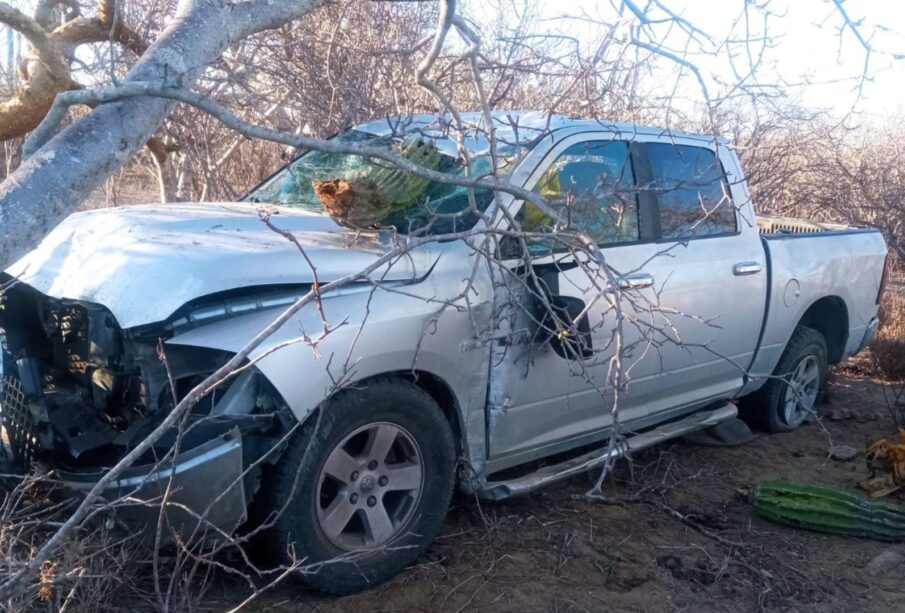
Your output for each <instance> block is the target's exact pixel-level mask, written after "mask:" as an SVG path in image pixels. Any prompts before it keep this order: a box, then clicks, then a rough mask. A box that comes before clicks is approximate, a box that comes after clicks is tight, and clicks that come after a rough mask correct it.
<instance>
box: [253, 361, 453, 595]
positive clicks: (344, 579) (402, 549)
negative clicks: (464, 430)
mask: <svg viewBox="0 0 905 613" xmlns="http://www.w3.org/2000/svg"><path fill="white" fill-rule="evenodd" d="M320 410H321V413H320V415H316V416H312V418H311V419H309V420H308V423H306V424H305V425H304V426H303V428H302V429H301V431H300V432H298V434H297V435H296V436H295V437H294V438H293V440H292V441H291V442H290V444H289V447H288V448H287V450H286V451H285V453H284V454H283V456H282V457H281V458H280V460H279V462H278V463H277V465H276V466H274V467H273V468H272V469H271V470H270V471H268V473H266V474H265V475H264V481H263V483H262V488H261V493H260V496H261V498H263V500H261V502H262V503H263V505H262V506H263V507H264V508H267V509H269V510H270V511H271V512H278V511H279V510H280V509H284V507H285V509H284V511H283V512H282V513H281V514H279V516H278V517H277V519H276V520H275V523H274V524H273V526H272V527H271V528H270V529H268V530H267V531H266V532H265V533H263V534H262V537H263V538H261V539H260V541H261V542H262V543H263V544H264V545H265V546H266V547H267V548H268V549H269V550H270V553H271V555H272V556H275V557H277V558H278V559H280V560H281V561H282V562H284V563H288V562H289V561H290V558H291V557H292V556H290V555H289V553H288V552H290V551H292V552H294V557H295V558H296V559H298V560H301V559H304V560H305V562H304V563H303V566H308V567H311V566H312V565H315V566H316V568H315V570H313V571H309V572H305V573H300V577H301V579H302V581H304V582H305V583H307V584H308V585H310V586H311V587H313V588H314V589H316V590H318V591H320V592H324V593H327V594H333V595H344V594H350V593H353V592H357V591H359V590H362V589H365V588H368V587H371V586H374V585H376V584H378V583H381V582H383V581H386V580H387V579H389V578H390V577H392V576H394V575H395V574H397V573H398V572H399V571H401V570H402V569H403V568H405V567H406V566H408V565H409V564H411V563H412V562H414V561H415V560H416V559H417V558H418V557H419V556H420V555H421V554H422V553H423V552H424V550H425V549H427V547H428V545H429V544H430V543H431V541H432V540H433V539H434V537H435V536H436V535H437V533H438V532H439V530H440V528H441V527H442V525H443V521H444V519H445V517H446V512H447V510H448V508H449V503H450V499H451V497H452V491H453V486H454V484H455V467H456V452H455V443H454V441H453V435H452V432H451V430H450V427H449V424H448V423H447V421H446V418H445V416H444V415H443V412H442V411H441V409H440V407H439V406H437V403H436V402H435V401H434V400H433V398H431V397H430V396H429V395H428V394H427V393H426V392H425V391H424V390H422V389H421V388H419V387H418V386H417V385H415V384H413V383H410V382H408V381H405V380H402V379H395V378H380V379H375V380H372V381H369V382H368V383H367V384H365V385H363V386H362V387H360V388H349V389H346V390H342V391H340V392H338V393H337V394H336V395H334V396H333V397H332V398H331V399H330V400H328V401H327V402H325V403H324V405H323V406H322V407H321V409H320ZM386 423H389V424H392V425H394V426H397V427H400V428H403V429H404V430H405V434H406V435H411V439H413V440H414V442H415V443H416V445H417V447H418V448H419V452H420V458H421V461H422V466H423V469H422V471H423V472H422V475H423V476H422V479H421V483H422V486H421V490H420V497H419V498H418V500H417V502H412V503H411V505H410V507H411V508H409V509H407V510H406V513H407V514H410V515H408V519H406V520H405V522H400V524H399V526H398V527H396V528H394V529H398V530H399V532H398V533H397V535H396V536H395V537H393V539H392V541H391V542H390V543H389V545H388V546H387V547H383V548H380V547H375V548H374V549H373V550H370V551H364V552H362V551H361V550H360V549H359V551H357V552H356V553H353V554H350V553H349V550H348V549H343V548H341V547H339V546H337V545H336V544H335V543H334V542H333V541H331V539H330V537H329V536H328V535H327V533H326V532H325V531H324V529H322V526H321V523H320V520H319V519H318V515H317V514H318V507H316V506H315V505H321V504H322V502H321V501H322V500H323V496H324V494H323V491H322V488H321V478H322V476H321V475H322V470H325V466H326V462H327V460H328V458H329V457H331V455H330V454H331V453H333V452H334V450H336V449H337V448H338V447H339V446H340V445H342V444H350V443H344V442H345V441H347V440H349V439H347V437H348V436H349V435H350V434H351V435H354V433H355V432H356V431H358V430H360V429H361V428H368V427H370V424H386ZM376 427H378V428H379V427H380V426H379V425H378V426H376ZM353 440H354V438H353ZM394 440H398V439H394ZM405 440H406V441H408V440H409V439H405ZM393 444H394V445H396V444H397V443H393ZM387 466H389V463H387ZM355 474H356V475H357V474H358V473H357V471H356V473H355ZM381 479H382V478H381ZM363 481H364V479H363V478H362V479H361V480H360V481H359V482H358V483H357V484H356V483H353V484H352V486H353V487H356V486H361V483H363ZM371 483H372V484H373V479H372V480H371ZM381 483H382V481H381ZM293 489H294V495H293V496H292V500H290V496H291V495H292V494H291V493H292V492H293ZM388 495H389V493H387V494H386V496H388ZM363 496H364V495H362V497H363ZM380 496H381V502H380V504H381V506H382V505H383V500H384V494H380ZM368 498H369V499H368V504H370V502H371V500H370V498H371V497H368ZM347 501H348V499H347ZM320 509H322V510H321V511H320V512H322V513H323V512H324V511H323V507H320ZM364 512H367V510H366V509H361V510H360V511H355V513H364ZM353 521H359V520H357V519H353ZM403 523H404V524H405V525H404V526H403ZM343 555H345V556H346V557H347V558H348V559H349V561H335V560H336V558H337V557H338V556H343ZM350 556H351V557H350ZM331 560H333V561H331ZM321 563H323V564H322V565H320V564H321Z"/></svg>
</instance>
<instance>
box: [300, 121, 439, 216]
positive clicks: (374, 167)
mask: <svg viewBox="0 0 905 613" xmlns="http://www.w3.org/2000/svg"><path fill="white" fill-rule="evenodd" d="M400 154H401V155H402V156H403V157H405V158H406V159H408V160H409V161H411V162H414V163H415V164H417V165H419V166H422V167H424V168H427V169H429V170H436V169H437V167H438V166H439V165H440V152H439V151H437V148H436V147H434V145H433V144H431V143H429V142H425V141H423V140H421V139H418V138H414V139H409V140H408V141H406V142H404V143H403V144H402V146H401V151H400ZM429 184H430V181H428V180H427V179H423V178H421V177H416V176H415V175H412V174H410V173H407V172H405V171H404V170H402V169H400V168H398V167H396V166H393V165H390V164H386V165H383V164H377V163H372V164H370V165H368V166H365V167H363V168H362V169H360V170H358V171H355V172H353V173H351V174H350V175H349V176H348V177H335V178H331V179H326V180H322V181H312V182H311V186H312V187H313V188H314V193H315V194H316V195H317V198H318V200H320V201H321V203H322V204H323V205H324V209H326V211H327V213H329V214H330V215H331V216H332V217H333V218H334V219H336V220H337V221H339V222H340V223H343V224H346V225H349V226H353V227H357V228H364V227H369V226H375V225H378V224H380V223H381V222H383V221H385V220H386V219H388V218H390V217H392V216H393V215H395V214H397V213H399V212H401V211H404V210H405V209H407V208H409V207H411V206H412V205H414V204H416V203H417V202H418V199H419V198H420V197H421V196H422V195H423V194H424V191H425V190H426V189H427V186H428V185H429Z"/></svg>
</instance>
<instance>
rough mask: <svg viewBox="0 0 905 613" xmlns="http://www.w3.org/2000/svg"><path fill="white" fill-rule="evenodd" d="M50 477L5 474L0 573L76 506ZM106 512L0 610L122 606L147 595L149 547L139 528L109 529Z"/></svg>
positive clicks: (29, 551) (0, 515) (22, 557)
mask: <svg viewBox="0 0 905 613" xmlns="http://www.w3.org/2000/svg"><path fill="white" fill-rule="evenodd" d="M60 494H61V492H60V491H59V490H58V488H57V487H56V486H55V485H54V484H53V483H52V482H51V481H49V480H47V479H44V478H40V477H34V476H29V477H25V478H15V479H14V478H11V477H6V478H5V479H4V483H3V484H2V496H3V498H2V503H0V573H2V574H4V575H8V574H11V573H12V572H14V571H15V570H16V569H17V568H19V567H20V566H22V565H23V564H25V563H26V562H27V561H28V560H29V559H31V558H32V557H33V556H34V554H35V552H36V551H37V548H38V547H40V546H41V545H42V544H43V543H45V542H46V541H47V539H48V538H50V536H51V535H52V534H53V533H54V532H55V531H56V530H57V528H58V527H59V526H60V523H61V522H63V521H65V520H66V518H67V517H68V516H69V514H70V513H71V512H72V508H73V506H74V505H75V504H76V502H77V501H76V500H75V499H73V498H71V497H68V496H67V497H65V498H63V497H61V496H60ZM110 528H111V526H109V525H107V524H106V521H105V519H104V518H103V517H102V516H98V517H97V518H96V519H95V520H93V521H91V522H88V524H86V525H85V526H84V527H82V528H81V529H80V530H79V532H78V535H77V536H76V538H73V539H70V540H67V541H66V543H65V544H64V545H63V546H62V547H61V548H60V549H59V550H57V552H56V554H55V555H54V557H53V558H52V559H51V560H49V561H47V562H45V563H44V564H43V565H42V567H41V573H40V575H39V576H38V577H36V578H35V580H34V581H32V582H31V584H30V585H29V586H28V587H27V589H25V590H24V591H23V592H21V593H19V594H18V595H17V596H16V597H15V598H14V599H12V600H9V601H6V602H3V603H0V611H17V612H18V611H38V610H40V611H76V612H78V611H85V612H88V611H103V610H120V609H121V608H122V607H123V606H124V605H125V604H126V603H127V602H129V601H132V602H134V603H135V604H136V605H137V604H139V603H141V602H147V601H148V588H150V586H151V585H152V583H151V578H152V576H151V569H150V563H148V564H141V563H138V564H136V561H140V560H150V553H149V551H150V550H149V549H148V547H147V546H146V545H145V544H144V543H142V542H141V540H140V539H139V537H137V536H136V535H135V534H120V533H119V531H118V530H116V529H113V530H111V529H110Z"/></svg>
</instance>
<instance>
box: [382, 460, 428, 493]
mask: <svg viewBox="0 0 905 613" xmlns="http://www.w3.org/2000/svg"><path fill="white" fill-rule="evenodd" d="M385 474H386V477H387V484H386V489H387V491H400V490H403V491H404V490H417V489H420V488H421V476H422V471H421V465H420V464H417V463H415V464H403V465H398V464H395V465H394V464H389V465H387V467H386V472H385Z"/></svg>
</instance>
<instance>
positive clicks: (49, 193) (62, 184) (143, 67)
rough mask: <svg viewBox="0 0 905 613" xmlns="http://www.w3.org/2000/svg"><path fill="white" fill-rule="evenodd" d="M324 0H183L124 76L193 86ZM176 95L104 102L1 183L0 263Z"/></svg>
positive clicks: (144, 131) (124, 158) (124, 154)
mask: <svg viewBox="0 0 905 613" xmlns="http://www.w3.org/2000/svg"><path fill="white" fill-rule="evenodd" d="M322 2H323V0H248V1H246V2H241V3H233V2H228V1H226V0H182V1H181V2H180V3H179V7H178V9H177V12H176V15H175V17H174V18H173V20H172V21H171V23H170V24H169V25H168V27H167V28H166V29H165V30H164V31H163V33H162V34H161V35H160V37H159V38H158V39H157V41H155V43H154V44H153V45H152V46H151V47H150V48H149V49H148V51H147V52H146V53H145V54H144V55H143V56H142V57H141V59H140V60H139V61H138V62H137V63H136V64H135V66H134V67H133V68H132V70H130V71H129V73H128V74H127V75H126V77H125V79H124V81H127V82H130V81H132V82H134V81H139V82H148V83H156V84H159V85H162V86H180V87H190V86H191V85H192V83H194V81H195V80H196V79H197V78H198V76H199V75H200V74H201V72H202V71H203V70H204V68H205V67H206V66H207V65H208V64H210V63H211V62H213V61H214V60H216V59H217V58H218V57H219V56H220V55H221V54H222V53H223V51H224V50H225V49H226V48H227V47H228V46H229V45H230V44H232V43H235V42H237V41H238V40H241V39H242V38H244V37H245V36H248V35H250V34H252V33H254V32H256V31H260V30H263V29H267V28H272V27H275V26H277V25H280V24H282V23H285V22H286V21H288V20H290V19H293V18H295V17H298V16H300V15H303V14H305V13H307V12H309V11H310V10H311V9H313V8H314V7H315V6H317V5H319V4H321V3H322ZM172 104H173V103H172V102H168V101H165V100H162V99H159V98H134V99H129V100H124V101H121V102H113V103H109V104H103V105H100V106H99V107H97V108H95V109H93V110H92V111H91V112H89V113H88V114H87V115H85V116H84V117H82V118H80V119H78V120H76V121H75V122H73V123H72V124H71V125H70V126H68V127H67V128H65V129H64V130H62V131H61V132H60V133H59V134H58V135H57V136H56V137H54V138H53V139H52V140H51V141H50V142H49V143H47V144H46V145H45V146H44V147H42V148H41V149H40V150H39V151H38V152H37V153H35V155H33V156H32V157H31V158H29V159H28V160H26V161H25V162H24V163H23V164H22V165H21V166H20V167H19V168H18V169H17V170H16V171H15V172H14V173H13V174H12V175H11V176H10V177H8V178H7V180H5V181H4V182H3V183H2V184H0V228H2V229H3V232H0V268H5V267H6V266H8V265H10V264H11V263H12V262H14V261H15V260H16V259H18V258H19V257H21V256H22V255H23V254H24V253H25V252H27V251H28V250H29V249H31V248H32V247H34V246H35V245H36V244H37V243H38V242H39V241H40V240H41V238H43V237H44V235H45V234H46V233H47V232H48V231H50V230H51V229H52V228H53V227H54V226H55V225H56V224H58V223H59V222H60V221H62V220H63V219H64V218H65V217H66V216H67V215H69V214H70V213H72V212H73V211H75V210H76V208H77V207H78V206H79V204H80V203H81V202H82V201H83V200H84V199H85V198H86V197H87V196H88V195H89V194H90V193H91V192H92V191H93V190H94V189H95V188H96V187H97V186H98V185H100V184H101V183H102V182H103V181H104V180H106V179H107V178H108V177H110V176H111V175H112V174H113V173H114V172H115V171H116V170H117V169H118V168H120V167H121V166H122V165H123V164H125V163H126V162H128V161H129V160H130V159H132V157H133V156H134V155H135V153H136V152H137V151H138V150H139V149H140V148H141V147H142V146H144V144H145V143H146V142H147V141H148V139H149V138H150V137H151V136H152V135H153V134H154V132H155V131H156V130H157V128H158V127H160V125H161V124H162V123H163V121H164V119H165V118H166V116H167V114H168V113H169V111H170V108H171V106H172Z"/></svg>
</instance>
